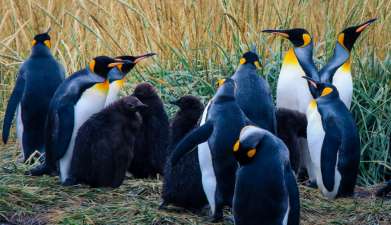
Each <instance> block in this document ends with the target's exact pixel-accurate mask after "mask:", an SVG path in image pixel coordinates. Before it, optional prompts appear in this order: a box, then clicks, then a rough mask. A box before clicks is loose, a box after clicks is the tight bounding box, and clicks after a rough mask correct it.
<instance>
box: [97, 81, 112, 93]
mask: <svg viewBox="0 0 391 225" xmlns="http://www.w3.org/2000/svg"><path fill="white" fill-rule="evenodd" d="M109 86H110V84H109V81H108V80H106V81H105V82H103V83H99V84H95V85H94V88H95V89H96V90H97V91H100V92H107V91H108V90H109Z"/></svg>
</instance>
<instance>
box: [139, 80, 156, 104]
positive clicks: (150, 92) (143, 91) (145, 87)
mask: <svg viewBox="0 0 391 225" xmlns="http://www.w3.org/2000/svg"><path fill="white" fill-rule="evenodd" d="M133 96H136V97H137V98H139V99H141V100H143V99H147V98H155V97H158V93H157V91H156V88H155V87H154V86H153V85H152V84H150V83H148V82H144V83H141V84H139V85H137V86H136V88H135V89H134V91H133Z"/></svg>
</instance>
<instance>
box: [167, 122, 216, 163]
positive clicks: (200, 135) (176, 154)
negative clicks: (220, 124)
mask: <svg viewBox="0 0 391 225" xmlns="http://www.w3.org/2000/svg"><path fill="white" fill-rule="evenodd" d="M212 132H213V123H212V122H210V121H208V122H206V123H205V124H204V125H202V126H200V127H198V128H196V129H194V130H192V131H190V132H189V133H188V134H187V135H186V136H185V137H184V138H183V139H182V140H181V141H180V142H179V143H178V145H177V146H176V147H175V149H174V151H173V152H172V154H171V160H170V162H171V163H172V165H175V164H176V163H177V162H178V160H179V159H180V158H181V157H182V156H183V155H184V154H186V153H187V152H189V151H190V150H192V149H193V148H194V147H195V146H197V145H198V144H201V143H203V142H205V141H207V140H208V139H209V137H210V135H211V134H212Z"/></svg>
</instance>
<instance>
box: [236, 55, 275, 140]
mask: <svg viewBox="0 0 391 225" xmlns="http://www.w3.org/2000/svg"><path fill="white" fill-rule="evenodd" d="M239 63H240V65H239V67H238V69H237V70H236V72H235V73H234V75H233V76H232V77H231V78H232V79H233V80H234V81H235V84H236V87H237V89H236V94H235V98H236V102H237V103H238V104H239V106H240V108H241V109H242V111H243V112H244V114H245V115H246V116H247V118H249V119H250V120H251V121H252V122H254V123H255V124H256V125H258V126H259V127H262V128H263V129H266V130H268V131H270V132H272V133H274V134H275V133H276V129H277V122H276V110H275V107H274V103H273V98H272V95H271V91H270V87H269V84H268V83H267V81H266V80H265V79H263V77H260V76H258V74H257V68H259V67H260V64H259V56H258V54H257V53H256V51H255V50H252V51H249V52H246V53H244V54H243V56H242V58H241V59H240V62H239Z"/></svg>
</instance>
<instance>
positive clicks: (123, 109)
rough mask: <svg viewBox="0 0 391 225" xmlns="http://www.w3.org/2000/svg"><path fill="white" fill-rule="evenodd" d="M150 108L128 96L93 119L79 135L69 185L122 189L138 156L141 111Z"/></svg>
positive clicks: (86, 123) (81, 128)
mask: <svg viewBox="0 0 391 225" xmlns="http://www.w3.org/2000/svg"><path fill="white" fill-rule="evenodd" d="M146 107H147V106H146V105H144V104H143V103H141V102H140V101H139V100H138V99H137V98H136V97H133V96H128V97H125V98H122V99H120V100H118V101H116V102H114V103H112V104H111V105H110V106H108V107H106V108H105V109H103V110H102V111H101V112H99V113H96V114H94V115H93V116H91V117H90V118H89V119H88V120H87V121H86V122H85V123H84V124H83V125H82V126H81V127H80V129H79V131H78V133H77V137H76V141H75V149H74V153H73V157H72V162H71V168H70V176H71V177H70V178H69V179H68V180H67V183H66V184H65V185H74V184H78V183H85V184H88V185H90V186H91V187H113V188H116V187H118V186H120V185H121V184H122V182H123V180H124V178H125V174H126V170H127V168H128V166H129V163H130V162H131V161H132V159H133V156H134V149H133V146H134V142H135V140H136V138H137V133H138V129H139V128H140V126H141V124H142V118H141V115H140V114H139V111H140V110H142V109H144V108H146Z"/></svg>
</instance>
